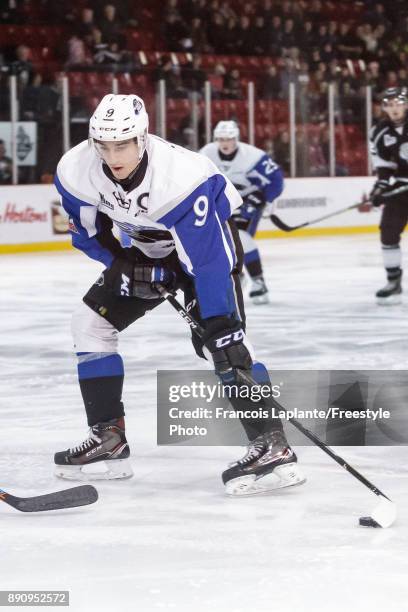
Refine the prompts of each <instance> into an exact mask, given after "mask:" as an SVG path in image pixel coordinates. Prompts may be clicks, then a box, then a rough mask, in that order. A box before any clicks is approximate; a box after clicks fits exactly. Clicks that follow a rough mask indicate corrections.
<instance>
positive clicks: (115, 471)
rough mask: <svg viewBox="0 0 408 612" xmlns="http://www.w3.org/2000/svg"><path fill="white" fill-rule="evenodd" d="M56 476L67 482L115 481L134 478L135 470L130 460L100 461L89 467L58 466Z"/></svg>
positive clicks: (90, 464)
mask: <svg viewBox="0 0 408 612" xmlns="http://www.w3.org/2000/svg"><path fill="white" fill-rule="evenodd" d="M54 473H55V476H58V478H64V479H65V480H80V481H85V482H89V481H91V482H92V481H94V480H115V479H119V478H121V479H123V478H132V476H133V470H132V467H131V465H130V462H129V460H128V459H112V460H110V461H98V462H96V463H88V464H87V465H56V466H55V471H54Z"/></svg>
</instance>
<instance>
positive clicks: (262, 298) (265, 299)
mask: <svg viewBox="0 0 408 612" xmlns="http://www.w3.org/2000/svg"><path fill="white" fill-rule="evenodd" d="M251 300H252V303H253V304H255V305H256V306H262V305H263V304H269V296H268V294H267V293H265V295H257V296H256V297H252V298H251Z"/></svg>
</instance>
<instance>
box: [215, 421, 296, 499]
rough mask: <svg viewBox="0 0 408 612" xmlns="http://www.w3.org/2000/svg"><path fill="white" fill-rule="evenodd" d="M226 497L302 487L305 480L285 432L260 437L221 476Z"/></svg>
mask: <svg viewBox="0 0 408 612" xmlns="http://www.w3.org/2000/svg"><path fill="white" fill-rule="evenodd" d="M222 480H223V482H224V484H225V489H226V493H227V495H254V494H255V493H266V492H267V491H272V490H274V489H280V488H282V487H290V486H293V485H297V484H303V483H304V482H305V480H306V478H305V477H304V476H303V474H302V472H301V470H300V469H299V467H298V465H297V457H296V455H295V453H294V452H293V450H292V449H291V448H290V446H289V444H288V441H287V440H286V436H285V434H284V432H283V431H280V430H275V431H271V432H269V433H266V434H262V435H261V436H258V437H257V438H256V439H255V440H254V441H253V442H251V444H249V446H248V449H247V453H246V455H245V456H244V457H243V458H242V459H239V461H237V462H236V463H233V464H232V465H231V466H230V467H229V468H228V469H227V470H225V472H224V473H223V474H222Z"/></svg>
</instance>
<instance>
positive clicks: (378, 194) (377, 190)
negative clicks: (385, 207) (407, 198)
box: [369, 179, 392, 207]
mask: <svg viewBox="0 0 408 612" xmlns="http://www.w3.org/2000/svg"><path fill="white" fill-rule="evenodd" d="M390 189H392V186H391V185H390V184H389V182H388V181H386V180H384V179H382V180H378V181H376V183H375V184H374V187H373V189H372V190H371V193H370V196H369V197H370V200H371V203H372V205H373V206H375V207H377V206H381V204H384V198H383V195H384V193H386V192H387V191H389V190H390Z"/></svg>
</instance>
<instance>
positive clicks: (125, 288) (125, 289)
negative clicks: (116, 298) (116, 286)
mask: <svg viewBox="0 0 408 612" xmlns="http://www.w3.org/2000/svg"><path fill="white" fill-rule="evenodd" d="M129 283H130V278H129V277H128V276H126V275H125V274H122V283H121V285H120V295H127V296H129Z"/></svg>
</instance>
